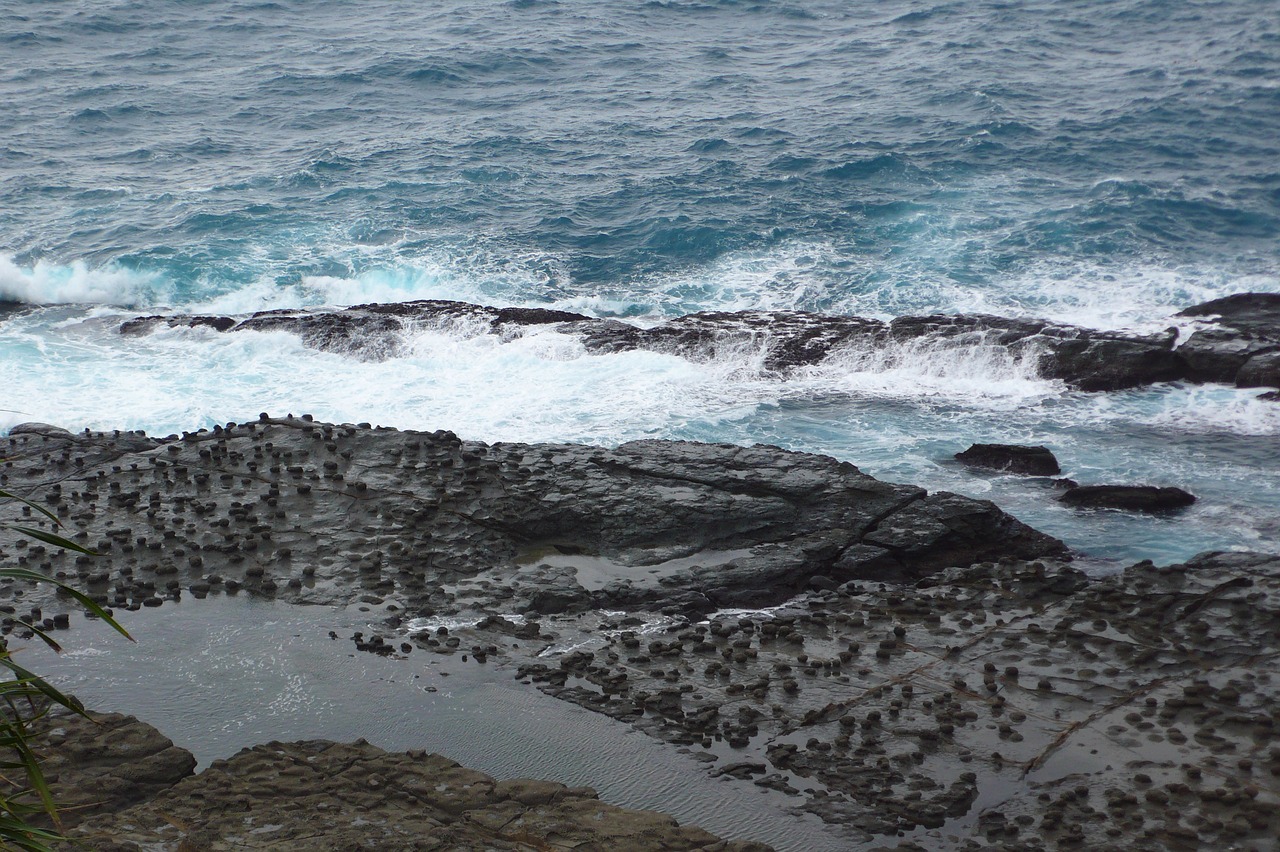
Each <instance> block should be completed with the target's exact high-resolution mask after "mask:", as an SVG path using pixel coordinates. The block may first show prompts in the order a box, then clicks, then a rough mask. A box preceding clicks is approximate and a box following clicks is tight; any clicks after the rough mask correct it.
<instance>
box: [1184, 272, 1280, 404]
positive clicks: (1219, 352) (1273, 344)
mask: <svg viewBox="0 0 1280 852" xmlns="http://www.w3.org/2000/svg"><path fill="white" fill-rule="evenodd" d="M1179 316H1184V317H1196V318H1205V319H1211V320H1212V321H1213V323H1214V325H1213V326H1212V327H1209V328H1204V329H1200V330H1198V331H1196V332H1194V333H1193V334H1192V335H1191V336H1190V337H1189V338H1188V339H1187V340H1186V342H1185V343H1183V344H1182V345H1181V346H1179V347H1178V354H1179V355H1181V356H1182V358H1183V359H1184V360H1185V361H1186V362H1187V365H1188V367H1189V373H1188V378H1190V379H1192V380H1194V381H1202V382H1227V383H1233V384H1236V385H1238V386H1239V387H1280V293H1237V294H1235V295H1232V296H1226V297H1224V298H1221V299H1214V300H1213V301H1211V302H1205V303H1203V304H1199V305H1194V306H1192V307H1190V308H1187V309H1185V310H1183V311H1181V312H1180V313H1179Z"/></svg>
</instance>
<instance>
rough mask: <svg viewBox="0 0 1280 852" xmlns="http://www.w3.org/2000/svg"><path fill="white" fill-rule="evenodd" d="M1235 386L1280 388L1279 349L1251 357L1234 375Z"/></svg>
mask: <svg viewBox="0 0 1280 852" xmlns="http://www.w3.org/2000/svg"><path fill="white" fill-rule="evenodd" d="M1236 386H1237V387H1242V388H1263V387H1270V388H1280V349H1276V350H1273V351H1270V352H1261V353H1258V354H1255V355H1253V356H1252V357H1251V358H1250V359H1249V360H1248V361H1246V362H1245V363H1244V366H1242V367H1241V368H1240V372H1238V373H1236Z"/></svg>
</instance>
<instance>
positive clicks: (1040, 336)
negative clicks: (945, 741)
mask: <svg viewBox="0 0 1280 852" xmlns="http://www.w3.org/2000/svg"><path fill="white" fill-rule="evenodd" d="M1233 300H1234V301H1233ZM1273 301H1274V299H1273V297H1271V296H1268V295H1267V294H1241V295H1240V296H1238V297H1229V298H1228V299H1220V300H1217V301H1216V302H1209V303H1206V304H1205V305H1200V306H1196V307H1194V308H1188V309H1187V311H1184V312H1183V313H1184V315H1187V316H1219V317H1220V318H1219V319H1218V320H1217V325H1215V326H1213V327H1211V328H1205V329H1202V330H1199V331H1197V332H1195V333H1194V334H1193V335H1192V336H1191V338H1190V339H1189V340H1187V341H1185V342H1184V343H1183V345H1182V346H1179V347H1177V348H1175V343H1176V341H1177V335H1176V333H1175V332H1173V331H1172V330H1171V331H1169V332H1167V333H1164V334H1157V335H1138V334H1126V333H1123V332H1110V331H1097V330H1092V329H1086V328H1081V327H1078V326H1071V325H1065V324H1061V323H1052V322H1047V321H1044V320H1027V319H1012V318H1007V317H996V316H986V315H982V314H972V315H960V316H907V317H899V318H897V319H895V320H893V321H892V322H888V323H886V322H882V321H880V320H876V319H867V318H863V317H842V316H825V315H821V314H814V313H806V312H804V311H733V312H723V311H720V312H717V311H708V312H701V313H695V314H690V315H687V316H682V317H676V318H674V319H670V320H667V321H665V322H662V323H659V324H657V325H654V326H651V327H641V326H637V325H633V324H631V323H626V322H622V321H619V320H613V319H607V320H606V319H595V318H591V317H587V316H584V315H582V314H576V313H572V312H568V311H558V310H550V309H544V308H492V307H486V306H483V305H472V304H467V303H464V302H451V301H445V300H422V301H413V302H403V303H395V304H371V305H357V306H355V307H351V308H345V309H341V310H338V309H309V310H277V311H264V312H260V313H256V314H253V315H251V316H248V317H239V318H237V317H209V316H171V317H162V316H152V317H139V318H137V319H134V320H130V321H128V322H126V323H124V324H123V325H121V327H120V331H121V333H124V334H142V333H146V332H148V331H150V330H151V329H153V328H155V327H156V326H158V325H162V324H163V325H168V326H187V327H193V328H194V327H209V328H213V329H216V330H217V331H255V330H256V331H287V332H290V333H293V334H297V335H299V336H300V337H301V338H302V339H303V341H304V342H306V344H307V345H309V346H314V347H317V348H321V349H328V350H333V351H338V352H344V353H348V354H352V355H356V356H358V357H363V358H375V359H376V358H388V357H394V356H396V355H397V354H399V353H400V352H401V351H402V349H403V344H404V335H405V334H406V333H410V332H412V331H413V329H415V328H424V327H441V326H448V327H451V328H454V329H457V330H461V331H463V332H465V333H477V334H480V333H491V334H499V335H503V336H508V337H510V336H517V335H520V334H523V333H525V330H526V329H527V328H529V327H530V326H552V327H554V328H555V330H556V331H558V332H560V333H563V334H568V335H574V336H576V337H578V338H579V339H580V340H581V341H582V343H583V346H584V347H585V348H586V349H587V350H588V351H589V352H595V353H606V352H621V351H627V350H633V349H648V350H655V351H661V352H668V353H672V354H676V355H680V356H682V357H685V358H690V359H694V360H706V359H709V358H713V357H716V356H717V355H718V354H721V353H724V352H730V351H740V350H742V349H743V348H754V349H757V350H760V351H761V353H762V357H761V364H762V366H763V368H764V369H765V370H768V371H773V372H777V373H785V372H787V371H789V370H793V369H796V368H799V367H805V366H811V365H815V364H819V363H822V362H823V361H825V360H826V359H828V358H829V357H831V356H833V355H841V354H846V353H849V352H854V353H858V352H862V353H876V355H877V357H878V358H879V359H881V360H884V361H885V362H886V363H892V362H895V361H903V360H910V359H913V358H920V357H926V358H927V357H946V356H947V352H948V351H951V350H954V351H963V350H965V349H973V348H978V349H981V348H990V347H998V348H1003V349H1005V350H1007V351H1008V352H1009V353H1010V355H1011V356H1012V357H1014V358H1017V359H1023V360H1026V361H1030V362H1031V363H1032V364H1033V366H1034V367H1035V369H1037V370H1038V371H1039V373H1040V375H1042V376H1044V377H1046V378H1052V379H1061V380H1062V381H1064V382H1066V383H1067V384H1069V385H1071V386H1072V387H1075V388H1079V389H1081V390H1087V391H1105V390H1118V389H1122V388H1131V387H1139V386H1142V385H1147V384H1151V383H1153V382H1164V381H1174V380H1178V379H1192V380H1194V381H1234V379H1235V376H1236V374H1237V373H1238V372H1239V370H1240V368H1241V367H1242V366H1243V365H1244V364H1245V362H1247V361H1248V360H1249V359H1250V358H1252V357H1254V356H1256V355H1259V354H1264V353H1268V352H1272V351H1275V350H1277V349H1280V326H1277V325H1276V323H1275V322H1274V316H1273V314H1274V313H1275V311H1274V310H1273V308H1272V307H1270V306H1271V304H1272V302H1273ZM1259 306H1261V307H1259ZM1255 308H1256V309H1257V310H1256V313H1257V315H1256V316H1255V315H1252V314H1251V313H1250V312H1251V311H1255ZM1254 374H1255V375H1262V376H1266V377H1269V376H1271V373H1270V372H1268V371H1263V370H1255V373H1254ZM1265 380H1267V381H1269V380H1270V379H1269V378H1266V379H1265Z"/></svg>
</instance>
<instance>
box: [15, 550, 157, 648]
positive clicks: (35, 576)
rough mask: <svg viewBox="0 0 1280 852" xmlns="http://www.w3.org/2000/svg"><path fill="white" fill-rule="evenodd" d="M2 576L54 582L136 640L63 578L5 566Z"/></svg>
mask: <svg viewBox="0 0 1280 852" xmlns="http://www.w3.org/2000/svg"><path fill="white" fill-rule="evenodd" d="M0 577H9V578H11V579H14V580H29V581H30V582H32V583H52V584H53V585H55V586H57V587H58V588H59V589H62V590H63V591H64V592H66V593H67V594H69V595H71V597H73V598H75V599H76V601H77V602H79V603H80V605H81V606H83V607H84V608H85V609H86V610H88V611H89V612H91V613H93V614H94V615H96V616H97V617H98V618H101V619H102V620H103V621H105V622H106V623H107V624H109V625H111V627H112V628H113V629H114V630H115V631H116V632H117V633H119V634H120V635H121V636H123V637H124V638H126V639H128V640H129V641H130V642H133V641H135V640H134V638H133V637H132V636H130V635H129V631H128V630H125V629H124V628H123V627H121V626H120V624H119V623H118V622H117V621H116V620H115V619H114V618H112V617H111V613H109V612H107V611H106V610H105V609H104V608H103V607H102V606H101V605H100V604H99V603H98V602H97V601H95V600H93V598H91V597H89V596H88V595H86V594H85V593H84V592H82V591H80V590H79V589H75V588H72V587H71V586H68V585H67V584H66V583H64V582H62V581H61V580H55V579H53V578H52V577H46V576H45V575H44V574H41V573H39V572H37V571H32V570H30V569H29V568H3V569H0Z"/></svg>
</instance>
